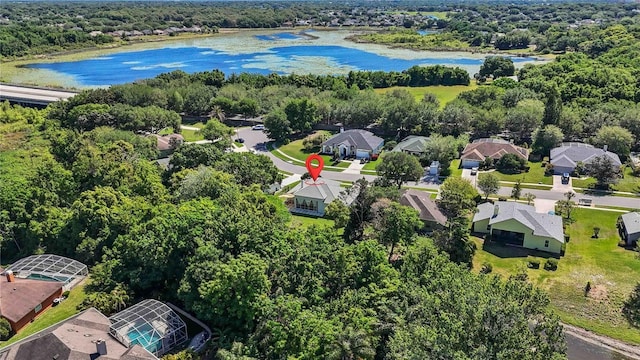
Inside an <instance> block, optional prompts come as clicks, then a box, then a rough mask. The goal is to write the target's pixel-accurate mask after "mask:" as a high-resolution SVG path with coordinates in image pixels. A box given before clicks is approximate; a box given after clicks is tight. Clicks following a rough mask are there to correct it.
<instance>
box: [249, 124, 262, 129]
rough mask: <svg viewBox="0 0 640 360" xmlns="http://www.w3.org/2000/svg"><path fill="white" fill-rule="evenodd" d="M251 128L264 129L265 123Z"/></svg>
mask: <svg viewBox="0 0 640 360" xmlns="http://www.w3.org/2000/svg"><path fill="white" fill-rule="evenodd" d="M251 130H264V125H254V126H253V127H252V128H251Z"/></svg>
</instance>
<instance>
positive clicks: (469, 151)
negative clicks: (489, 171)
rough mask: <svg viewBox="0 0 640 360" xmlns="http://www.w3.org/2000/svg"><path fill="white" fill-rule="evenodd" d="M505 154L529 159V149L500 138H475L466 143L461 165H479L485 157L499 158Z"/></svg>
mask: <svg viewBox="0 0 640 360" xmlns="http://www.w3.org/2000/svg"><path fill="white" fill-rule="evenodd" d="M506 154H515V155H517V156H518V157H521V158H523V159H524V160H525V161H526V160H528V159H529V150H528V149H525V148H523V147H520V146H516V145H514V144H512V143H510V142H508V141H505V140H502V139H492V138H486V139H477V140H474V141H473V142H472V143H470V144H467V146H465V148H464V150H463V151H462V155H461V156H460V160H461V165H462V167H463V168H465V169H470V168H473V167H477V166H480V163H482V162H483V161H484V160H485V159H486V158H491V159H493V161H494V162H495V161H498V160H500V159H501V158H502V157H503V156H504V155H506Z"/></svg>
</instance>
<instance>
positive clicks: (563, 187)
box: [551, 175, 573, 194]
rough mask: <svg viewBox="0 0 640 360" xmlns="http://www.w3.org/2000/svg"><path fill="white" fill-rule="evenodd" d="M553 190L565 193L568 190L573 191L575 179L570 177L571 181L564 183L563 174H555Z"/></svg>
mask: <svg viewBox="0 0 640 360" xmlns="http://www.w3.org/2000/svg"><path fill="white" fill-rule="evenodd" d="M551 191H557V192H561V193H563V194H564V193H566V192H567V191H573V179H572V178H569V183H568V184H563V183H562V176H561V175H553V187H552V188H551Z"/></svg>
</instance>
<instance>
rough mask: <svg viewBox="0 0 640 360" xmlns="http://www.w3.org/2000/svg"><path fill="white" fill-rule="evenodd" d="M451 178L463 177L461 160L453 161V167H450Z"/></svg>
mask: <svg viewBox="0 0 640 360" xmlns="http://www.w3.org/2000/svg"><path fill="white" fill-rule="evenodd" d="M449 176H452V177H461V176H462V168H461V167H460V159H455V160H453V161H451V165H449Z"/></svg>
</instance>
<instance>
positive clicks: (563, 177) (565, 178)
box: [562, 173, 569, 184]
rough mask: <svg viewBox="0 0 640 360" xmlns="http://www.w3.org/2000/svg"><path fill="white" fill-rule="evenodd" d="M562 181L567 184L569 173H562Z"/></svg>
mask: <svg viewBox="0 0 640 360" xmlns="http://www.w3.org/2000/svg"><path fill="white" fill-rule="evenodd" d="M562 183H563V184H568V183H569V173H564V174H562Z"/></svg>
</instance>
